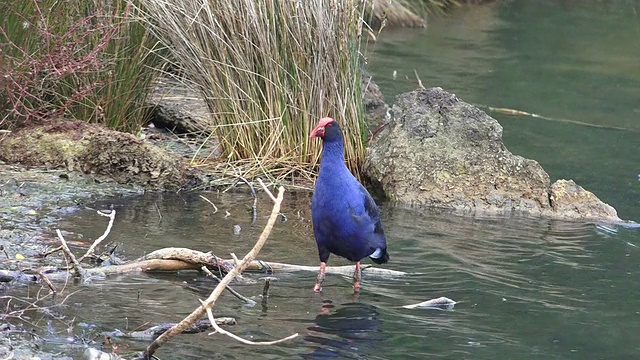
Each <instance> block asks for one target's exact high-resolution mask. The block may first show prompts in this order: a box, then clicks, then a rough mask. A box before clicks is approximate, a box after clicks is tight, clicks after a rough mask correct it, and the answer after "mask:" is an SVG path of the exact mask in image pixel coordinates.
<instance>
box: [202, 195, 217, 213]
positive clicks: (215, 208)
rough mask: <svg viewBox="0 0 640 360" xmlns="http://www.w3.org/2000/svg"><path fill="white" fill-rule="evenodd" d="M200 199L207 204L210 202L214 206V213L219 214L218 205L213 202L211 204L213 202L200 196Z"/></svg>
mask: <svg viewBox="0 0 640 360" xmlns="http://www.w3.org/2000/svg"><path fill="white" fill-rule="evenodd" d="M200 198H201V199H202V200H204V201H206V202H208V203H209V204H210V205H211V206H213V213H214V214H215V213H217V212H218V207H217V206H216V204H214V203H213V202H211V200H209V199H207V198H206V197H204V196H202V195H200Z"/></svg>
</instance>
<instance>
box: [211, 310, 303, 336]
mask: <svg viewBox="0 0 640 360" xmlns="http://www.w3.org/2000/svg"><path fill="white" fill-rule="evenodd" d="M202 304H203V305H204V302H203V303H202ZM207 316H208V317H209V321H210V322H211V326H212V327H213V329H214V330H215V332H213V333H211V334H209V335H212V334H215V333H220V334H222V335H227V336H228V337H230V338H232V339H235V340H238V341H240V342H241V343H243V344H247V345H273V344H278V343H281V342H284V341H287V340H291V339H293V338H295V337H297V336H298V333H295V334H293V335H289V336H287V337H285V338H282V339H278V340H274V341H250V340H247V339H243V338H241V337H240V336H238V335H236V334H234V333H232V332H229V331H227V330H225V329H223V328H221V327H220V326H219V325H218V324H217V323H216V319H214V318H213V313H212V312H211V309H210V308H207Z"/></svg>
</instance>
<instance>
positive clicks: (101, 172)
mask: <svg viewBox="0 0 640 360" xmlns="http://www.w3.org/2000/svg"><path fill="white" fill-rule="evenodd" d="M0 159H2V160H3V161H6V162H8V163H20V164H23V165H27V166H41V165H44V166H47V167H49V168H66V169H67V170H69V171H81V172H83V173H85V174H91V175H92V176H93V178H94V179H95V180H98V181H114V182H117V183H121V184H135V185H141V186H144V187H145V188H148V189H159V190H160V189H162V190H177V189H180V188H183V187H187V186H197V185H199V184H201V183H202V181H203V180H204V178H205V177H204V176H200V174H197V171H195V170H193V169H186V167H185V164H184V162H183V160H182V159H181V158H180V157H179V156H175V155H172V154H169V153H167V152H166V151H164V150H162V149H160V148H159V147H157V146H155V145H153V144H151V143H150V142H148V141H144V140H141V139H138V138H136V137H135V136H134V135H132V134H125V133H121V132H117V131H112V130H108V129H106V128H104V127H102V126H99V125H89V124H86V123H84V122H81V121H62V122H57V123H50V124H47V125H43V126H38V127H31V128H23V129H20V130H18V131H15V132H13V133H12V134H11V135H10V136H7V137H6V138H4V139H3V140H2V142H0Z"/></svg>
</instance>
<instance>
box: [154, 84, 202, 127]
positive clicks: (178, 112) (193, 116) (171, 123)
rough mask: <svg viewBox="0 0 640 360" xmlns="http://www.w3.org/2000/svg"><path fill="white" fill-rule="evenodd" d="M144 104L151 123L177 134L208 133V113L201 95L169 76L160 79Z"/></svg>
mask: <svg viewBox="0 0 640 360" xmlns="http://www.w3.org/2000/svg"><path fill="white" fill-rule="evenodd" d="M147 104H148V105H149V106H151V107H152V108H153V111H152V113H151V122H153V124H154V125H155V126H156V127H159V128H166V129H169V130H171V131H172V132H174V133H177V134H192V135H204V136H206V135H209V134H210V132H211V129H212V125H211V116H210V113H209V109H208V108H207V104H206V103H205V101H204V99H203V98H202V95H201V94H200V93H199V92H197V91H195V90H193V89H190V88H189V87H187V86H186V85H185V84H183V83H181V82H179V81H177V80H173V79H171V78H160V79H158V81H157V84H156V87H155V88H154V91H153V92H152V94H151V96H150V97H149V99H148V100H147Z"/></svg>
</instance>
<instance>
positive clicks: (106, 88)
mask: <svg viewBox="0 0 640 360" xmlns="http://www.w3.org/2000/svg"><path fill="white" fill-rule="evenodd" d="M135 1H137V0H134V2H135ZM134 12H135V9H134V7H133V6H132V5H131V3H130V2H129V1H126V0H89V1H87V0H67V1H59V0H8V1H5V2H3V3H2V4H0V21H1V22H2V24H3V27H2V31H0V44H1V46H2V48H1V50H2V51H1V54H0V55H1V56H2V57H1V58H0V72H1V75H2V80H0V99H3V100H4V101H3V102H2V103H1V104H0V106H2V111H3V114H2V118H1V119H2V120H0V121H2V123H0V126H2V127H6V128H11V127H14V126H20V125H21V124H24V123H34V122H35V123H42V122H46V121H51V120H56V119H58V118H64V119H77V120H82V121H88V122H98V123H104V124H106V125H107V126H109V127H111V128H113V129H117V130H122V131H133V132H135V131H137V130H138V129H139V128H140V126H141V125H142V124H144V123H145V122H146V121H147V120H148V109H146V108H145V106H144V103H145V99H146V96H147V94H148V92H149V86H150V84H151V81H152V80H153V77H154V75H155V70H154V68H155V67H156V66H157V65H158V64H159V57H157V56H155V55H154V53H153V52H152V51H151V49H153V48H154V47H155V46H156V43H157V41H156V40H155V39H154V38H153V37H152V35H151V33H150V32H149V31H148V30H147V29H145V28H144V27H143V26H142V25H141V24H140V23H138V22H135V21H133V19H132V17H131V16H132V15H135V13H134Z"/></svg>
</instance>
